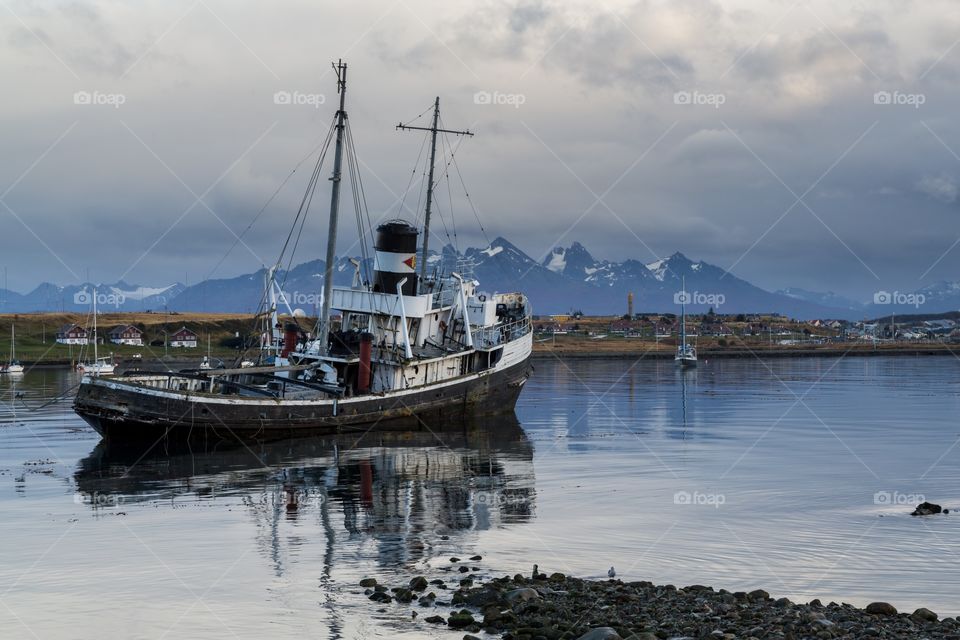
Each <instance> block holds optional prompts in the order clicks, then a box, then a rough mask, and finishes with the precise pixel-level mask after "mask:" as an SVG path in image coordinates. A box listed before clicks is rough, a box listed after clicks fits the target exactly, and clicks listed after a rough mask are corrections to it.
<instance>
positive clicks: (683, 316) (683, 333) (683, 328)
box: [680, 277, 687, 352]
mask: <svg viewBox="0 0 960 640" xmlns="http://www.w3.org/2000/svg"><path fill="white" fill-rule="evenodd" d="M680 290H681V291H682V292H683V293H682V294H681V295H680V344H681V345H683V351H684V352H685V351H686V350H687V308H686V304H685V303H686V301H687V279H686V278H684V277H681V278H680Z"/></svg>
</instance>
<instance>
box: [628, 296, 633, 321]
mask: <svg viewBox="0 0 960 640" xmlns="http://www.w3.org/2000/svg"><path fill="white" fill-rule="evenodd" d="M627 315H628V316H630V317H631V318H632V317H633V291H631V292H630V293H628V294H627Z"/></svg>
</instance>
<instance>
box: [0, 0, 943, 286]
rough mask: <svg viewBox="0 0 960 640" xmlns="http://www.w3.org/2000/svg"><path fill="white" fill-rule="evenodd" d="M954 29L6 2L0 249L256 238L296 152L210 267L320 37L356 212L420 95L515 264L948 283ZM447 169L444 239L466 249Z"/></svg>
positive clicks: (129, 262) (86, 266)
mask: <svg viewBox="0 0 960 640" xmlns="http://www.w3.org/2000/svg"><path fill="white" fill-rule="evenodd" d="M958 38H960V6H958V5H957V3H956V2H952V1H946V0H945V1H937V0H922V1H910V0H897V1H896V2H892V1H890V2H888V1H886V0H870V1H852V2H842V3H838V2H821V1H818V0H813V1H810V2H803V1H800V2H793V1H782V2H781V1H767V2H747V1H732V2H711V1H707V0H695V1H685V0H680V1H678V0H670V1H662V2H660V1H657V2H653V1H650V2H644V1H641V2H596V1H595V0H590V1H589V2H582V3H580V2H536V1H532V2H529V1H519V2H446V3H431V2H422V1H408V0H398V1H396V2H392V1H387V2H363V3H344V2H340V3H334V2H316V1H311V2H275V3H238V2H226V1H217V0H196V1H192V0H187V1H184V2H181V1H179V0H163V1H151V0H145V1H143V2H136V3H130V2H120V1H116V0H115V1H89V2H56V1H51V2H24V1H22V0H2V2H0V74H2V77H3V81H4V90H3V100H2V101H0V139H2V145H0V149H2V153H0V225H2V226H0V230H2V233H0V255H2V264H3V265H4V266H6V268H7V273H8V282H9V286H10V288H12V289H15V290H20V291H26V290H29V289H31V288H32V287H34V286H35V285H37V284H39V283H40V282H41V281H52V282H55V283H58V284H70V283H75V282H79V281H81V280H86V279H87V277H88V275H89V278H90V279H92V280H94V281H103V282H113V281H115V280H116V279H118V278H120V277H123V278H124V279H125V280H126V281H127V282H130V283H136V284H144V285H162V284H168V283H172V282H174V281H184V280H189V281H190V282H196V281H198V280H200V279H202V278H205V277H208V276H210V275H211V274H212V275H213V276H214V277H227V276H234V275H238V274H241V273H247V272H251V271H254V270H255V269H257V268H259V267H260V265H261V264H262V263H264V262H267V263H269V262H272V261H273V260H274V259H275V257H276V255H277V252H278V250H279V248H280V245H281V244H282V241H283V238H284V237H285V234H286V232H287V230H288V228H289V226H290V223H291V222H292V219H293V216H294V213H295V210H296V205H297V203H298V202H299V199H300V197H301V196H302V192H303V188H304V185H305V181H306V178H307V177H308V174H309V164H310V161H307V162H306V163H305V164H304V165H302V166H301V168H300V169H299V170H298V171H297V172H296V174H295V175H294V177H293V178H292V179H291V180H290V182H289V183H288V184H287V186H286V187H285V188H284V189H283V190H282V191H281V192H280V195H279V196H278V197H277V199H276V200H275V201H274V202H273V203H272V205H271V206H270V207H269V208H268V209H267V210H266V213H265V214H264V215H263V216H262V217H261V218H260V220H259V221H258V223H257V224H256V225H255V226H254V227H253V229H252V230H251V231H250V232H249V233H248V234H247V235H245V236H244V238H243V240H244V242H243V244H241V245H240V246H238V247H237V248H236V249H235V250H233V251H232V252H231V253H230V255H229V257H227V259H226V260H224V261H223V262H222V264H220V266H219V267H218V268H216V267H217V264H218V263H220V261H221V259H223V257H224V255H225V254H226V252H227V251H228V249H230V247H231V245H232V244H234V242H235V235H239V234H240V233H241V232H243V230H244V229H245V228H246V227H247V225H248V224H249V223H250V221H251V219H252V218H253V217H254V215H255V214H256V213H257V211H258V210H259V209H260V208H261V207H262V206H263V205H264V203H265V202H266V201H267V199H268V198H269V197H270V196H271V194H273V193H274V191H275V190H276V189H277V187H278V186H279V185H280V183H281V182H282V181H283V180H284V178H286V177H287V175H288V174H289V173H290V171H291V170H292V169H293V168H294V167H295V166H296V165H297V163H298V162H300V161H301V160H302V159H303V158H304V157H305V156H307V155H308V153H309V152H310V150H311V149H313V148H314V147H315V146H316V145H317V144H318V142H319V141H320V140H321V139H322V138H323V136H324V135H325V134H326V131H327V128H328V126H329V122H330V120H331V118H332V115H333V112H334V110H335V104H334V102H335V100H336V93H335V84H334V76H333V74H332V72H331V71H330V61H331V60H335V59H337V58H339V57H343V58H344V59H345V60H346V61H347V62H348V64H349V77H348V83H349V84H348V93H347V109H348V112H349V114H350V121H351V126H352V129H353V134H354V138H355V141H356V146H357V150H358V155H359V159H360V161H361V163H362V165H361V168H362V171H363V179H364V185H365V187H366V197H367V203H368V205H369V209H370V214H371V217H372V218H374V219H378V218H380V217H382V216H384V215H386V216H388V217H392V216H394V215H396V214H397V213H403V214H404V215H406V216H407V217H410V213H409V212H408V211H400V209H399V206H398V204H397V196H398V195H399V194H400V193H401V192H403V190H404V189H405V188H406V186H407V184H408V182H409V181H410V178H411V175H412V171H413V168H414V163H415V160H416V158H417V154H418V152H419V151H420V146H421V142H422V139H421V137H420V136H419V134H415V133H405V132H398V131H395V128H394V127H395V125H396V123H397V122H398V121H401V120H403V121H407V120H410V119H412V118H414V117H415V116H417V115H418V114H420V113H421V112H423V111H424V110H425V109H426V108H427V107H428V106H429V104H430V103H431V101H432V100H433V98H434V96H437V95H439V96H440V97H441V109H442V117H443V120H444V123H445V124H446V125H447V126H448V127H451V128H461V127H463V128H469V129H470V130H472V131H474V132H476V134H477V135H476V137H475V138H472V139H468V140H466V141H465V142H464V143H463V146H462V147H460V150H459V151H458V153H457V158H458V161H459V164H460V168H461V170H462V172H463V174H464V179H465V181H466V184H467V188H468V190H469V192H470V195H471V197H472V199H473V201H474V203H475V205H476V207H477V209H478V210H479V214H480V219H481V221H482V222H483V225H484V227H485V228H486V235H487V236H488V237H489V238H493V237H495V236H498V235H501V236H504V237H506V238H508V239H509V240H511V241H512V242H514V243H515V244H517V245H518V246H519V247H520V248H521V249H523V250H524V251H526V252H527V253H529V254H530V255H531V256H533V257H534V258H541V257H542V256H543V255H544V254H545V253H546V252H548V251H549V250H550V249H551V248H552V247H553V246H555V245H558V244H560V245H564V246H566V245H569V244H570V243H571V242H572V241H574V240H576V241H580V242H581V243H583V244H584V245H585V246H586V247H587V248H588V249H589V250H590V251H591V252H592V253H593V254H594V255H595V256H596V257H601V258H608V259H615V260H622V259H625V258H636V259H639V260H643V261H652V260H655V259H656V258H658V257H663V256H666V255H669V254H671V253H673V252H675V251H682V252H683V253H685V254H686V255H688V256H689V257H691V258H693V259H695V260H697V259H702V260H705V261H707V262H710V263H714V264H716V265H718V266H721V267H723V268H728V269H731V270H732V271H733V272H734V273H735V274H736V275H738V276H740V277H743V278H745V279H747V280H750V281H751V282H754V283H755V284H758V285H759V286H762V287H765V288H768V289H777V288H781V287H786V286H800V287H804V288H808V289H813V290H821V291H823V290H828V289H830V290H834V291H837V292H840V293H843V294H846V295H850V296H853V297H856V298H858V299H866V298H868V297H869V296H870V295H871V293H872V292H873V291H875V290H877V289H887V290H893V289H899V290H902V291H909V290H913V289H916V288H918V287H920V286H922V285H925V284H929V283H931V282H934V281H937V280H944V279H949V280H960V270H958V267H960V246H958V247H953V245H954V243H955V242H957V240H958V238H960V219H958V215H960V212H958V206H960V203H958V189H960V186H958V185H960V126H958V121H957V118H958V116H957V113H958V109H957V106H958V99H957V98H958V96H960V82H958V75H960V74H958V65H960V45H958ZM278 92H287V93H288V94H290V95H291V96H293V98H292V99H291V102H297V101H299V102H301V104H277V101H276V100H275V94H277V93H278ZM78 96H79V97H78ZM320 96H322V98H321V97H320ZM87 98H89V102H91V103H93V104H85V103H84V102H85V101H86V99H87ZM321 101H322V102H323V104H316V103H319V102H321ZM78 102H79V104H78ZM98 102H99V104H97V103H98ZM281 102H282V100H281ZM118 103H122V104H118ZM328 169H329V167H328V168H327V169H325V170H324V180H323V182H322V183H321V185H320V187H319V192H318V195H317V200H316V201H315V203H314V209H313V210H312V214H311V216H310V218H309V220H308V222H307V226H306V228H305V232H304V240H302V241H301V246H300V250H299V253H298V259H299V260H302V261H306V260H308V259H313V258H319V257H322V254H323V247H324V245H325V242H326V235H325V234H326V231H325V230H326V212H327V205H328V200H329V193H328V192H329V182H328V181H327V180H326V177H328V175H329V171H328ZM453 184H454V187H455V188H454V191H453V193H452V197H453V209H454V211H453V213H454V217H455V219H456V222H457V231H458V233H457V240H458V243H459V245H460V247H461V248H465V247H467V246H481V245H483V244H484V243H485V242H486V240H485V237H484V234H482V233H481V232H480V230H479V229H478V225H477V222H476V219H475V218H474V216H473V213H472V211H471V209H470V207H469V205H468V204H466V203H465V202H464V200H463V198H462V197H461V196H462V189H461V188H460V187H459V180H454V182H453ZM416 201H417V194H416V193H415V192H414V193H412V195H410V196H408V197H407V200H406V204H408V205H410V206H411V207H415V206H416ZM440 204H441V212H442V213H443V214H444V215H446V216H449V213H450V212H449V209H450V205H449V200H448V199H447V195H446V192H445V191H444V194H443V196H442V198H441V199H440ZM346 205H347V206H346V208H345V213H346V215H345V216H344V218H343V223H342V225H341V228H342V229H343V236H342V238H343V242H341V247H343V248H346V247H348V246H349V245H350V243H351V241H352V240H353V239H354V238H355V237H356V230H355V228H354V227H355V225H354V224H353V222H352V207H351V206H350V204H349V200H348V201H347V203H346ZM447 222H448V223H449V219H448V220H447ZM447 228H448V229H450V227H447ZM450 231H451V235H452V229H450ZM438 234H439V235H438V236H436V237H435V238H434V239H433V240H432V243H433V246H437V245H438V243H441V242H443V241H446V237H445V234H444V232H443V226H442V225H441V226H439V227H438ZM299 260H298V261H299ZM215 268H216V270H215ZM0 285H2V283H0Z"/></svg>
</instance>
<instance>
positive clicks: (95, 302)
mask: <svg viewBox="0 0 960 640" xmlns="http://www.w3.org/2000/svg"><path fill="white" fill-rule="evenodd" d="M87 354H88V355H89V354H90V352H89V351H88V352H87ZM98 355H99V354H98V353H97V288H96V287H94V288H93V367H94V369H93V370H94V371H95V372H97V373H99V370H98V369H97V368H96V367H97V356H98Z"/></svg>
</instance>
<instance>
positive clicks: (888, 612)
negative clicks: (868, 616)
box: [864, 602, 897, 616]
mask: <svg viewBox="0 0 960 640" xmlns="http://www.w3.org/2000/svg"><path fill="white" fill-rule="evenodd" d="M864 611H866V612H867V613H872V614H873V615H875V616H895V615H897V608H896V607H894V606H893V605H892V604H890V603H889V602H871V603H870V604H868V605H867V608H866V609H864Z"/></svg>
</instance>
